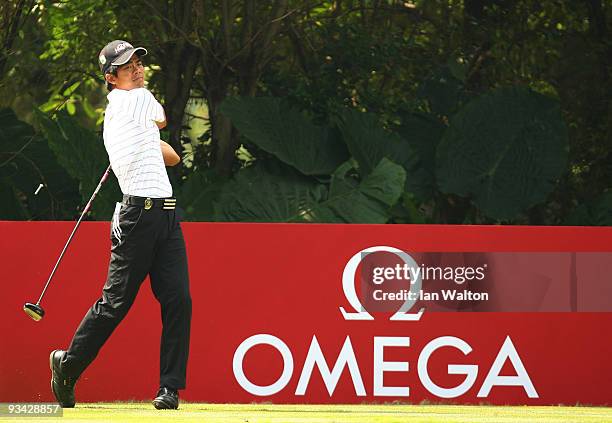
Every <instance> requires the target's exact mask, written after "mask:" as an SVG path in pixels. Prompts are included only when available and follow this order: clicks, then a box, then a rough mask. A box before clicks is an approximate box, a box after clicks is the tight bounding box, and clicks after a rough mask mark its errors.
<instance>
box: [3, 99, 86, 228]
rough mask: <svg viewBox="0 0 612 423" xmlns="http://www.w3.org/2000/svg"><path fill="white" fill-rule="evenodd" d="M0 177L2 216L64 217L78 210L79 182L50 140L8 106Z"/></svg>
mask: <svg viewBox="0 0 612 423" xmlns="http://www.w3.org/2000/svg"><path fill="white" fill-rule="evenodd" d="M0 179H1V182H0V184H2V186H3V187H2V189H1V191H2V198H3V201H2V207H1V208H0V219H64V218H71V217H72V215H73V214H74V211H76V204H77V202H78V191H77V184H76V182H75V181H74V180H73V179H72V178H70V177H69V176H68V174H67V173H66V171H65V170H64V169H63V168H62V167H61V166H60V165H59V164H58V163H57V160H56V158H55V156H54V155H53V153H52V151H51V150H50V149H49V146H48V144H47V140H45V138H43V137H42V136H40V135H39V134H37V133H36V132H35V131H34V128H32V127H31V126H30V125H28V124H27V123H25V122H22V121H20V120H19V119H18V118H17V116H16V115H15V113H14V112H13V111H12V110H11V109H8V108H5V109H0ZM39 184H43V186H44V187H43V188H41V189H40V190H38V189H37V188H38V186H39ZM37 191H38V194H36V192H37Z"/></svg>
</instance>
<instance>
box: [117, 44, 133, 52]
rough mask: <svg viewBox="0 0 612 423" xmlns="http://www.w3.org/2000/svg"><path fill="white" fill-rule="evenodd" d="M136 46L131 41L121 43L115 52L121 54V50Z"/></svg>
mask: <svg viewBox="0 0 612 423" xmlns="http://www.w3.org/2000/svg"><path fill="white" fill-rule="evenodd" d="M128 47H129V48H134V47H132V45H131V44H130V43H119V44H117V47H115V54H119V53H120V52H122V51H123V50H125V49H126V48H128Z"/></svg>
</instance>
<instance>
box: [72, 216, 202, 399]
mask: <svg viewBox="0 0 612 423" xmlns="http://www.w3.org/2000/svg"><path fill="white" fill-rule="evenodd" d="M111 241H112V247H111V257H110V263H109V266H108V277H107V279H106V283H105V284H104V288H103V290H102V297H101V298H100V299H98V300H97V301H96V302H95V303H94V305H93V306H92V307H91V309H89V311H88V312H87V314H85V317H84V318H83V320H82V321H81V324H80V325H79V327H78V329H77V331H76V333H75V334H74V337H73V339H72V342H71V344H70V347H69V348H68V350H67V353H66V354H65V355H64V358H63V360H62V363H61V367H62V371H63V372H65V373H66V374H67V375H69V376H73V377H75V378H78V377H79V376H80V375H81V373H82V372H83V371H84V370H85V369H86V368H87V366H88V365H89V364H90V363H91V362H92V361H93V360H94V358H95V357H96V356H97V354H98V352H99V351H100V348H101V347H102V345H104V343H105V342H106V340H107V339H108V337H109V336H110V335H111V333H112V332H113V330H114V329H115V328H116V327H117V325H118V324H119V322H121V320H122V319H123V318H124V317H125V315H126V314H127V312H128V311H129V309H130V307H131V306H132V304H133V302H134V299H135V298H136V294H137V293H138V290H139V288H140V285H141V284H142V282H143V280H144V279H145V277H146V276H147V275H149V276H150V278H151V288H152V290H153V294H154V295H155V298H157V300H158V301H159V303H160V305H161V318H162V324H163V329H162V335H161V351H160V386H166V387H169V388H172V389H184V388H185V383H186V372H187V358H188V355H189V335H190V327H191V296H190V294H189V275H188V270H187V255H186V250H185V241H184V239H183V233H182V231H181V227H180V223H179V219H178V217H177V213H176V210H164V209H162V208H157V207H154V208H151V209H148V210H146V209H145V208H144V207H142V206H136V205H126V204H121V207H120V208H117V210H116V211H115V215H114V216H113V222H112V224H111Z"/></svg>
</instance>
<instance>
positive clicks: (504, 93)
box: [0, 0, 612, 225]
mask: <svg viewBox="0 0 612 423" xmlns="http://www.w3.org/2000/svg"><path fill="white" fill-rule="evenodd" d="M209 3H210V4H209ZM143 11H146V13H147V16H148V18H149V19H150V22H149V24H148V25H144V26H143V25H141V20H142V13H143ZM0 20H1V22H2V25H1V28H3V30H2V31H0V94H1V95H0V193H1V194H2V198H3V201H2V202H1V203H0V219H9V220H10V219H16V220H62V219H74V218H75V217H76V216H78V215H79V213H80V211H81V210H82V207H83V206H84V204H85V203H86V202H87V200H88V199H89V196H90V195H91V192H92V191H93V189H94V188H95V186H96V185H97V183H98V180H99V178H100V177H101V176H102V173H103V172H104V170H105V169H106V166H107V165H108V163H107V160H108V157H107V155H106V153H105V151H104V147H103V142H102V139H101V129H100V123H101V121H102V119H103V110H104V107H105V102H106V100H105V94H106V93H105V89H104V87H103V84H102V82H101V81H102V78H101V76H100V75H98V74H99V70H98V68H97V65H96V62H95V60H96V57H97V52H98V51H99V50H100V49H101V47H102V46H103V44H104V43H106V42H107V41H110V40H112V39H128V40H130V41H131V42H133V43H134V44H139V45H144V46H146V47H147V48H148V49H149V55H147V57H146V58H145V60H146V66H147V69H146V70H147V75H148V77H147V79H148V88H149V89H151V90H152V91H153V92H154V94H155V95H156V96H157V97H158V98H159V99H160V100H161V101H162V103H163V104H164V106H165V109H166V113H167V116H168V120H169V127H168V128H167V130H165V131H163V132H162V138H163V139H164V140H166V141H168V142H169V143H171V144H172V145H173V147H174V148H175V149H176V150H177V151H178V152H179V153H180V154H181V156H182V158H183V160H182V165H181V166H177V167H175V168H171V169H169V173H170V177H171V180H172V183H173V186H174V190H175V195H176V196H177V197H178V198H179V202H180V204H181V205H182V207H183V208H184V209H185V211H186V214H187V219H190V220H204V221H251V222H341V223H455V224H534V225H563V224H569V225H610V224H611V223H612V189H611V185H612V184H611V181H612V136H611V133H612V97H611V95H610V93H612V72H611V71H612V43H611V42H610V40H611V39H612V38H611V37H610V36H609V31H610V29H609V28H610V25H612V1H609V0H577V1H575V2H564V1H558V0H543V1H527V0H518V1H513V2H508V1H504V0H490V1H486V0H463V1H454V0H445V1H442V0H427V1H409V2H406V1H401V2H400V1H393V0H387V1H360V2H357V1H350V0H344V1H340V0H336V1H323V2H315V1H308V0H302V1H292V0H275V1H272V2H256V1H254V0H251V1H250V0H246V1H243V2H232V1H229V0H226V1H224V0H218V1H213V2H208V3H206V4H205V2H203V1H198V0H193V1H173V0H150V1H142V2H140V1H136V2H130V3H129V4H127V3H125V2H124V1H122V0H110V1H101V0H87V1H86V0H71V1H70V2H60V1H48V0H27V1H26V0H8V1H6V2H3V3H2V4H1V5H0ZM91 34H105V37H106V38H108V40H106V39H104V40H101V39H100V37H98V36H96V37H92V36H91ZM39 184H43V186H44V187H43V189H41V190H40V191H39V193H38V194H35V192H36V189H37V187H38V186H39ZM119 196H120V191H119V188H118V185H117V183H116V180H115V179H114V178H110V179H109V182H107V184H106V185H105V187H104V188H103V189H102V191H101V193H100V195H99V197H98V198H97V199H96V202H95V203H94V207H93V210H91V211H90V212H89V215H88V219H98V220H108V219H110V215H111V213H112V209H113V203H114V201H116V200H117V199H118V198H119Z"/></svg>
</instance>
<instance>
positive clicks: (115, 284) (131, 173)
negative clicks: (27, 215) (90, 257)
mask: <svg viewBox="0 0 612 423" xmlns="http://www.w3.org/2000/svg"><path fill="white" fill-rule="evenodd" d="M146 54H147V50H146V49H144V48H142V47H136V48H134V47H133V46H132V45H131V44H130V43H127V42H125V41H122V40H116V41H113V42H111V43H109V44H107V45H106V46H105V47H104V48H103V49H102V51H101V52H100V54H99V58H98V60H99V65H100V70H101V71H102V74H103V75H104V78H105V80H106V83H107V88H108V90H109V91H110V92H109V94H108V105H107V108H106V113H105V117H104V146H105V147H106V151H107V152H108V156H109V159H110V163H111V166H112V169H113V172H114V173H115V175H116V176H117V179H118V181H119V186H120V187H121V191H122V192H123V194H124V195H123V202H122V203H117V204H116V207H115V213H114V214H113V218H112V224H111V234H110V235H111V244H112V246H111V257H110V263H109V267H108V276H107V279H106V283H105V284H104V288H103V289H102V296H101V298H99V299H98V300H97V301H96V302H95V303H94V305H93V306H92V307H91V309H89V311H87V313H86V314H85V317H84V318H83V320H82V321H81V324H80V325H79V327H78V329H77V331H76V333H75V334H74V337H73V339H72V342H71V343H70V346H69V347H68V350H66V351H63V350H55V351H53V352H52V353H51V356H50V366H51V373H52V379H51V387H52V389H53V394H54V395H55V397H56V398H57V401H58V402H59V404H60V405H61V406H62V407H74V404H75V398H74V385H75V383H76V381H77V379H78V378H79V376H80V375H81V373H82V372H83V371H84V370H85V369H86V368H87V366H88V365H89V364H90V363H91V362H92V361H93V360H94V358H95V357H96V355H97V354H98V352H99V351H100V348H101V347H102V345H103V344H104V343H105V342H106V340H107V339H108V337H109V336H110V335H111V333H112V332H113V330H114V329H115V328H116V327H117V325H118V324H119V322H120V321H121V320H122V319H123V318H124V317H125V315H126V314H127V312H128V310H129V309H130V307H131V305H132V303H133V302H134V299H135V297H136V294H137V293H138V289H139V288H140V285H141V283H142V281H143V280H144V279H145V277H146V276H147V275H149V276H150V278H151V288H152V290H153V294H154V295H155V298H157V300H158V301H159V303H160V305H161V314H162V323H163V330H162V336H161V354H160V388H159V391H158V392H157V395H156V397H155V399H154V400H153V405H154V406H155V408H158V409H176V408H178V390H179V389H184V388H185V378H186V369H187V357H188V354H189V331H190V325H191V297H190V294H189V275H188V271H187V256H186V251H185V242H184V240H183V234H182V231H181V227H180V225H179V219H178V218H177V214H176V211H175V207H176V200H175V199H173V198H171V197H172V186H171V185H170V181H169V179H168V174H167V172H166V168H165V165H167V166H174V165H176V164H177V163H179V162H180V158H179V157H178V155H177V154H176V152H175V151H174V150H173V149H172V147H170V146H169V145H168V144H166V143H164V142H163V141H161V140H160V137H159V128H163V127H164V126H165V124H166V122H165V121H166V119H165V114H164V110H163V108H162V106H161V105H160V104H159V103H158V102H157V100H156V99H155V97H154V96H153V95H152V94H151V92H149V91H148V90H147V89H146V88H144V68H143V65H142V61H141V57H142V56H144V55H146Z"/></svg>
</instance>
